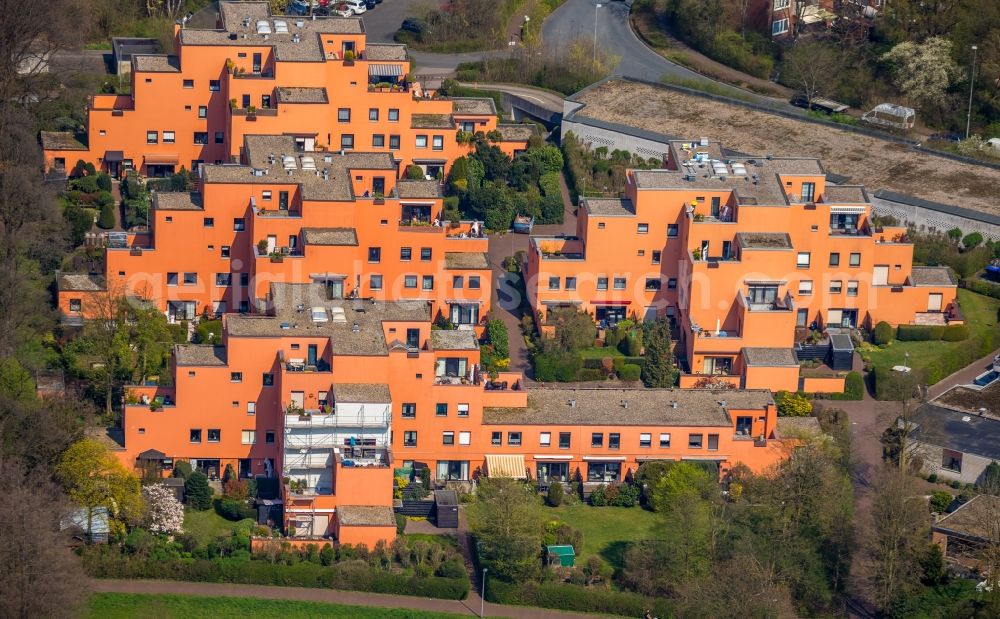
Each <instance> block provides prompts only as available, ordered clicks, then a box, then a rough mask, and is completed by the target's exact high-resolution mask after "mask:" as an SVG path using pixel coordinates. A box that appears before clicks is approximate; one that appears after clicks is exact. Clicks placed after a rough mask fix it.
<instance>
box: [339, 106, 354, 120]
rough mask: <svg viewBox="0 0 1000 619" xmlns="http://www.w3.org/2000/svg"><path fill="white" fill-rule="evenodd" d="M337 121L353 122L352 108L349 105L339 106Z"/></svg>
mask: <svg viewBox="0 0 1000 619" xmlns="http://www.w3.org/2000/svg"><path fill="white" fill-rule="evenodd" d="M337 122H339V123H349V122H351V109H350V108H347V107H342V108H339V109H338V110H337Z"/></svg>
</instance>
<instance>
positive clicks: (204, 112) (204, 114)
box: [198, 105, 208, 118]
mask: <svg viewBox="0 0 1000 619" xmlns="http://www.w3.org/2000/svg"><path fill="white" fill-rule="evenodd" d="M198 118H208V106H206V105H199V106H198Z"/></svg>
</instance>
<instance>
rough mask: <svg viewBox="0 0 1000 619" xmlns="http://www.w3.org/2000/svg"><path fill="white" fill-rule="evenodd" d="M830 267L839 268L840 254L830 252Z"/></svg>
mask: <svg viewBox="0 0 1000 619" xmlns="http://www.w3.org/2000/svg"><path fill="white" fill-rule="evenodd" d="M830 266H832V267H839V266H840V252H835V251H834V252H830Z"/></svg>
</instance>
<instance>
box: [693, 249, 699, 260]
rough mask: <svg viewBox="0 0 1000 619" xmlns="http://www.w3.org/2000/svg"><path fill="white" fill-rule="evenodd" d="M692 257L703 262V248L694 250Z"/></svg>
mask: <svg viewBox="0 0 1000 619" xmlns="http://www.w3.org/2000/svg"><path fill="white" fill-rule="evenodd" d="M691 256H692V257H693V258H694V259H695V260H701V248H700V247H698V248H696V249H694V250H693V251H692V252H691Z"/></svg>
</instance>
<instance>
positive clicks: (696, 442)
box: [688, 434, 703, 449]
mask: <svg viewBox="0 0 1000 619" xmlns="http://www.w3.org/2000/svg"><path fill="white" fill-rule="evenodd" d="M702 438H703V435H701V434H688V447H689V448H690V449H701V441H702Z"/></svg>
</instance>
